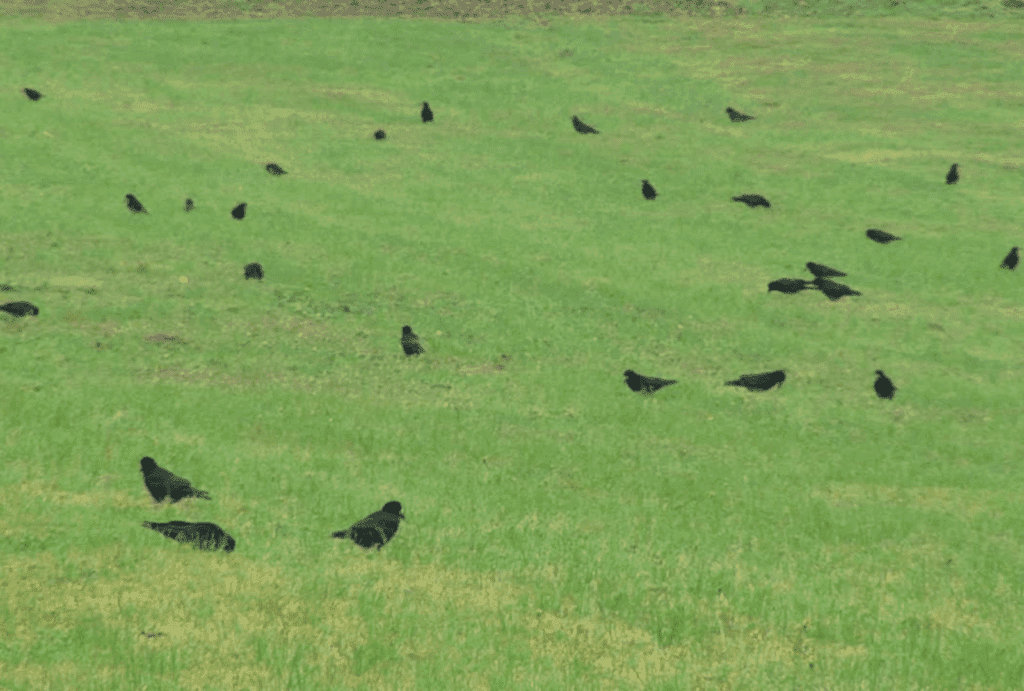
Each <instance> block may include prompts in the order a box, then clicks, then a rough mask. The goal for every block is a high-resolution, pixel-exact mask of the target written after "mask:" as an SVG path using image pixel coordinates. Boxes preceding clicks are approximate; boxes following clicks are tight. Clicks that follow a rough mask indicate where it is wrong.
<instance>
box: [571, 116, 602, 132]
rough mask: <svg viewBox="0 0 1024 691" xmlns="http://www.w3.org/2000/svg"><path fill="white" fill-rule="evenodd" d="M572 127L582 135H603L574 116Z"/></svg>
mask: <svg viewBox="0 0 1024 691" xmlns="http://www.w3.org/2000/svg"><path fill="white" fill-rule="evenodd" d="M572 126H573V128H574V129H575V130H576V131H577V132H579V133H580V134H601V133H600V132H598V131H597V130H595V129H594V128H593V127H591V126H590V125H588V124H587V123H585V122H583V121H582V120H580V119H579V118H578V117H576V116H575V115H573V116H572Z"/></svg>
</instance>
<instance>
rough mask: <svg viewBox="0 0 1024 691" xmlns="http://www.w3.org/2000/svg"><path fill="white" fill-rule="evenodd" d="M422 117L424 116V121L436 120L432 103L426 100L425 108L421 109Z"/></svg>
mask: <svg viewBox="0 0 1024 691" xmlns="http://www.w3.org/2000/svg"><path fill="white" fill-rule="evenodd" d="M420 117H421V118H423V122H433V121H434V111H432V110H431V109H430V104H429V103H427V102H426V101H424V102H423V110H421V111H420Z"/></svg>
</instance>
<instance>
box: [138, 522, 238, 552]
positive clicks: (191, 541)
mask: <svg viewBox="0 0 1024 691" xmlns="http://www.w3.org/2000/svg"><path fill="white" fill-rule="evenodd" d="M142 526H143V527H144V528H150V529H152V530H155V531H157V532H158V533H160V534H162V535H163V536H164V537H169V538H170V539H172V540H175V541H177V542H180V543H182V544H184V545H192V546H193V547H195V548H196V549H202V550H206V551H216V550H218V549H221V548H223V549H224V551H225V552H234V551H235V538H233V537H231V536H230V535H228V534H227V533H225V532H224V530H223V529H222V528H221V527H220V526H219V525H217V524H216V523H187V522H186V521H168V522H167V523H154V522H152V521H143V522H142Z"/></svg>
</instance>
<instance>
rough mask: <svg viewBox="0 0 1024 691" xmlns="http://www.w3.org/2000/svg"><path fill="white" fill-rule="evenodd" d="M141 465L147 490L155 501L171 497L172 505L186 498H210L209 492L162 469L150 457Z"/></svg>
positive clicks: (144, 459) (140, 463)
mask: <svg viewBox="0 0 1024 691" xmlns="http://www.w3.org/2000/svg"><path fill="white" fill-rule="evenodd" d="M139 465H140V466H141V471H142V480H143V482H145V483H146V489H148V490H149V493H150V494H151V495H153V500H154V501H157V502H161V501H163V500H164V497H167V496H170V498H171V503H172V504H173V503H175V502H177V501H181V500H182V499H185V498H186V497H196V498H198V499H209V498H210V495H209V493H208V492H204V491H203V490H201V489H196V488H195V487H193V486H192V483H191V482H189V481H188V480H186V479H185V478H183V477H178V476H177V475H175V474H174V473H172V472H171V471H169V470H165V469H164V468H161V467H160V466H158V465H157V464H156V461H154V460H153V459H152V458H150V457H149V456H143V458H142V460H141V461H140V462H139Z"/></svg>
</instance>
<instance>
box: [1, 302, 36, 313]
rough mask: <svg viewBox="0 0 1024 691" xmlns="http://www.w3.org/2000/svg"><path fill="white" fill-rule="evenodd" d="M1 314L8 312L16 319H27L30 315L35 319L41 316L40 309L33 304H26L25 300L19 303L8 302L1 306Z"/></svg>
mask: <svg viewBox="0 0 1024 691" xmlns="http://www.w3.org/2000/svg"><path fill="white" fill-rule="evenodd" d="M0 312H7V314H10V315H12V316H15V317H27V316H28V315H30V314H31V315H32V316H33V317H38V316H39V308H38V307H36V306H35V305H33V304H32V303H31V302H25V301H23V300H19V301H18V302H7V303H4V304H2V305H0Z"/></svg>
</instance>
